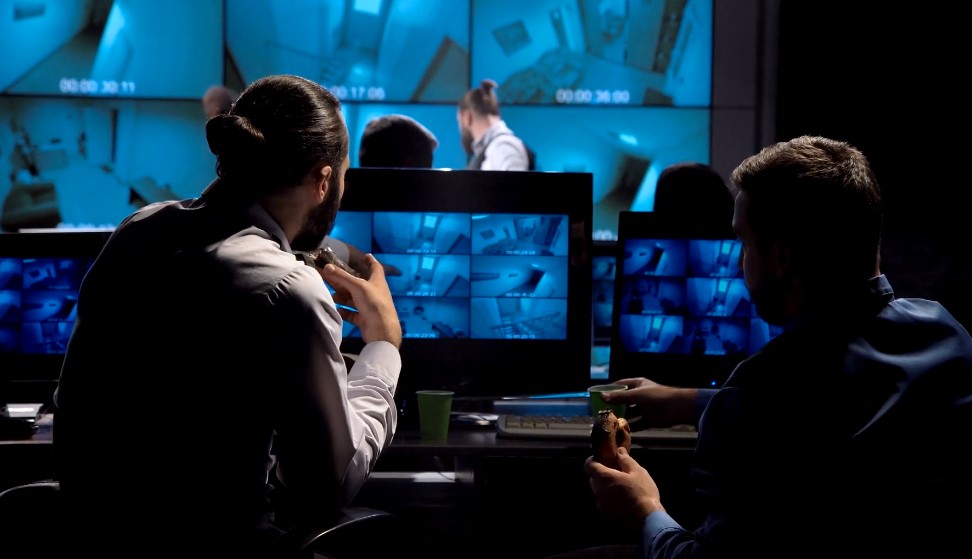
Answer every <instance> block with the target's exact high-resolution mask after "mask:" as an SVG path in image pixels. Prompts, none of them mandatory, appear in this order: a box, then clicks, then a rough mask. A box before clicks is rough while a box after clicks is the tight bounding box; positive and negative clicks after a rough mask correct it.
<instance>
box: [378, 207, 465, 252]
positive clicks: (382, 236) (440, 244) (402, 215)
mask: <svg viewBox="0 0 972 559" xmlns="http://www.w3.org/2000/svg"><path fill="white" fill-rule="evenodd" d="M469 222H470V216H469V214H464V213H463V214H456V213H432V212H375V213H374V217H373V222H372V228H373V243H372V250H373V251H374V252H376V253H379V252H380V253H394V254H469V251H470V241H469V227H470V223H469Z"/></svg>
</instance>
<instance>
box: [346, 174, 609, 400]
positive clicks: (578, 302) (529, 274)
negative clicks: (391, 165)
mask: <svg viewBox="0 0 972 559" xmlns="http://www.w3.org/2000/svg"><path fill="white" fill-rule="evenodd" d="M346 181H347V187H346V189H345V195H344V199H343V201H342V205H341V211H340V212H339V213H338V218H337V222H336V224H335V227H334V229H333V231H332V236H333V237H335V238H337V239H340V240H342V241H345V242H348V243H350V244H353V245H354V246H356V247H358V248H360V249H361V250H363V251H365V252H372V253H373V254H374V255H375V256H376V258H378V260H379V261H380V262H382V263H383V264H386V265H391V266H394V267H395V268H396V269H397V270H398V272H399V273H397V274H396V275H387V276H386V278H387V280H388V284H389V287H390V288H391V291H392V295H393V297H394V302H395V308H396V310H397V312H398V315H399V319H400V320H401V323H402V329H403V334H404V339H403V342H402V347H401V353H402V363H403V372H402V388H400V390H399V393H400V395H401V396H403V397H405V398H408V397H410V394H411V393H412V392H414V390H416V389H421V388H445V389H450V390H454V391H455V392H456V396H457V397H460V398H462V397H474V398H475V397H487V398H489V397H501V396H511V395H526V394H534V393H545V392H560V391H577V390H582V389H583V388H584V387H585V386H587V384H588V381H589V378H590V368H589V366H588V362H589V359H590V347H591V268H590V252H591V240H590V226H591V201H590V191H591V176H590V175H589V174H585V173H533V172H526V171H523V172H515V171H510V172H496V171H469V170H456V171H450V170H438V169H432V170H430V169H379V168H352V169H349V170H348V173H347V178H346ZM345 335H346V339H345V341H344V343H345V347H344V349H346V350H347V351H350V352H355V351H356V350H359V349H360V348H361V347H362V345H363V340H362V339H361V338H360V333H359V332H358V331H357V330H356V329H355V328H354V327H353V326H352V325H351V324H350V323H346V324H345Z"/></svg>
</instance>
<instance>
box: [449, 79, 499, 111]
mask: <svg viewBox="0 0 972 559" xmlns="http://www.w3.org/2000/svg"><path fill="white" fill-rule="evenodd" d="M495 90H496V82H495V81H493V80H491V79H488V78H487V79H485V80H483V81H481V82H480V83H479V87H474V88H472V89H470V90H469V91H467V92H465V93H464V94H463V95H462V97H461V98H460V99H459V110H463V111H465V110H471V111H472V112H473V113H475V114H477V115H479V116H486V115H494V116H499V115H500V110H499V98H498V97H497V96H496V91H495Z"/></svg>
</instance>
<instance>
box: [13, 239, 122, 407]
mask: <svg viewBox="0 0 972 559" xmlns="http://www.w3.org/2000/svg"><path fill="white" fill-rule="evenodd" d="M109 235H110V233H109V232H107V231H51V232H37V233H2V234H0V403H3V402H33V403H42V404H46V403H50V400H51V398H52V397H53V393H54V388H55V386H56V384H57V379H58V376H59V375H60V372H61V362H62V361H63V359H64V350H65V349H66V347H67V342H68V338H69V337H70V336H71V331H72V330H73V328H74V320H75V316H76V314H77V301H78V289H79V288H80V287H81V280H82V279H83V278H84V275H85V274H86V273H87V271H88V268H90V267H91V264H92V263H93V262H94V259H95V258H96V257H97V256H98V253H99V252H101V248H102V247H103V246H104V244H105V242H107V240H108V236H109Z"/></svg>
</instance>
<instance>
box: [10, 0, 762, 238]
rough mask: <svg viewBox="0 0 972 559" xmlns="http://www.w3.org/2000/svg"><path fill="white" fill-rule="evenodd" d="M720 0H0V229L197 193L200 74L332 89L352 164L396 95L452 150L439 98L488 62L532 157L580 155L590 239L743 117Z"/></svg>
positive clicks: (202, 161) (218, 80)
mask: <svg viewBox="0 0 972 559" xmlns="http://www.w3.org/2000/svg"><path fill="white" fill-rule="evenodd" d="M720 3H722V2H718V1H717V2H715V3H714V2H713V0H665V1H657V2H640V1H634V0H531V1H530V2H523V1H522V0H463V1H457V0H385V1H382V0H369V1H353V0H288V1H278V0H167V1H159V0H86V1H81V0H79V1H63V2H60V1H59V2H52V1H40V0H36V1H17V2H13V1H7V2H0V52H3V53H4V62H3V64H0V199H2V206H0V227H2V229H3V230H4V231H16V230H23V229H33V228H47V227H90V226H95V227H111V226H114V225H116V224H117V223H118V222H119V221H120V220H121V219H122V218H124V217H125V216H126V215H128V213H130V212H131V211H133V210H134V209H136V208H138V207H140V206H141V205H144V204H146V203H149V202H153V201H156V200H163V199H172V198H185V197H191V196H195V195H197V194H198V193H199V192H200V191H201V190H202V189H203V188H204V187H205V186H206V185H207V184H208V182H209V181H210V180H212V178H213V176H214V163H215V162H214V157H213V155H212V154H211V153H210V152H209V149H208V147H207V145H206V140H205V132H204V125H205V116H204V114H203V110H202V104H201V97H202V95H203V93H204V92H205V91H206V89H207V88H208V87H209V86H211V85H214V84H226V85H229V86H230V87H232V88H234V89H237V90H239V89H241V88H242V87H244V86H245V84H247V83H250V82H252V81H253V80H255V79H257V78H259V77H261V76H264V75H268V74H278V73H293V74H299V75H302V76H304V77H307V78H310V79H313V80H315V81H317V82H319V83H321V84H322V85H324V86H326V87H327V88H329V89H330V90H331V91H333V92H334V93H336V94H337V95H338V96H339V97H340V98H341V99H342V100H343V102H344V114H345V118H346V120H347V124H348V129H349V132H350V134H351V140H352V141H351V144H352V149H351V159H352V165H356V161H357V159H356V156H357V153H356V152H357V150H356V144H357V141H358V139H359V138H360V135H361V132H362V130H363V129H364V126H365V125H366V123H367V122H368V120H369V119H371V118H372V117H374V116H378V115H380V114H387V113H401V114H407V115H409V116H412V117H413V118H416V119H417V120H419V121H420V122H422V123H423V124H425V125H426V127H428V128H429V129H430V130H432V132H433V133H434V134H435V135H436V137H437V138H438V140H439V147H438V149H437V150H436V154H435V161H434V165H435V166H436V167H444V168H463V167H465V165H466V161H467V157H466V154H465V153H464V152H463V150H462V147H461V142H460V140H459V131H458V127H457V122H456V103H457V102H458V100H459V98H460V96H461V95H462V94H463V93H464V92H465V91H466V90H467V89H469V88H470V87H473V86H475V85H478V84H479V83H480V81H481V80H483V79H486V78H489V79H493V80H495V81H496V82H497V83H498V84H499V88H498V94H499V96H500V99H501V103H502V116H503V118H504V119H505V120H506V121H507V124H508V125H509V126H510V127H511V128H512V129H513V130H514V131H515V132H516V133H517V134H518V135H520V136H521V137H522V138H524V140H525V141H526V142H527V143H528V144H529V145H530V146H531V147H532V148H533V149H534V151H535V152H536V153H537V166H538V169H539V170H540V171H547V172H559V171H574V172H590V173H592V175H593V180H594V200H593V201H594V237H595V238H598V239H611V238H614V237H615V236H616V230H617V213H618V212H619V211H620V210H627V209H636V210H651V209H652V206H653V198H654V183H655V179H656V177H657V175H658V173H659V172H660V171H661V169H662V168H664V167H665V166H666V165H668V164H670V163H674V162H677V161H685V160H694V161H702V162H707V163H708V162H712V159H713V149H714V146H713V145H712V144H713V138H719V137H722V136H720V135H719V134H718V133H717V132H715V131H714V127H716V126H723V124H722V123H723V122H730V123H734V124H733V125H734V126H735V125H739V124H740V123H741V124H742V125H744V126H752V124H751V122H752V120H753V119H752V113H753V110H752V108H751V107H748V106H747V103H749V101H748V100H744V101H743V102H742V103H741V104H740V103H738V101H734V100H733V99H732V95H733V94H731V93H730V97H728V98H727V97H726V96H725V94H722V93H720V91H719V89H720V86H719V83H716V82H715V80H718V75H719V72H714V69H713V68H714V62H715V63H716V64H718V63H719V62H718V60H719V59H718V57H716V60H714V57H713V54H714V52H717V43H718V41H719V33H717V32H716V28H715V26H714V22H715V21H716V19H717V18H716V17H715V16H716V8H717V6H716V5H717V4H720ZM750 4H755V2H752V1H750V2H743V3H742V5H750ZM749 10H750V12H752V11H753V8H752V6H750V8H749ZM737 11H738V10H737ZM750 12H747V11H746V9H745V8H744V9H742V15H739V16H736V17H739V18H740V19H745V20H746V21H748V20H749V17H748V15H747V14H749V13H750ZM753 13H754V12H753ZM755 19H756V18H755V17H754V18H753V21H755ZM749 25H753V24H751V23H750V24H749ZM743 31H745V30H743ZM737 37H738V35H737ZM742 54H744V55H747V56H748V54H747V53H746V52H745V51H743V53H742ZM714 77H715V80H714ZM737 97H738V96H737ZM740 107H742V109H743V114H737V113H738V112H739V108H740ZM720 109H724V110H723V112H722V113H720V112H719V111H720ZM720 114H726V115H728V116H729V118H728V119H726V118H724V117H720ZM724 135H725V134H723V136H724ZM747 135H748V136H749V137H748V138H746V136H747ZM752 136H753V132H752V130H748V131H747V130H744V134H743V135H742V138H744V141H742V142H741V143H742V145H743V146H744V147H743V149H744V150H749V149H750V148H749V144H752V143H753V138H752ZM717 141H719V140H717ZM735 142H736V143H739V138H737V139H736V140H735Z"/></svg>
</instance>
